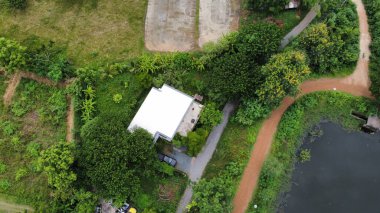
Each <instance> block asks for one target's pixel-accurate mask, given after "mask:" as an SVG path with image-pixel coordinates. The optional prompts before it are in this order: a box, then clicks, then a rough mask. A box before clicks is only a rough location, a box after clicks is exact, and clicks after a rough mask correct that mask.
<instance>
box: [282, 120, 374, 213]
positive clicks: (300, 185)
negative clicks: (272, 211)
mask: <svg viewBox="0 0 380 213" xmlns="http://www.w3.org/2000/svg"><path fill="white" fill-rule="evenodd" d="M321 128H322V130H323V136H322V137H320V138H318V139H317V140H316V141H314V142H307V141H309V139H306V141H305V143H304V144H303V146H302V148H303V149H305V148H306V149H310V152H311V161H308V162H305V163H297V164H296V165H295V170H294V172H293V176H292V185H291V191H290V192H289V193H287V194H286V195H284V197H283V199H282V200H283V201H282V202H281V203H282V204H281V207H280V208H279V210H278V212H286V213H313V212H318V213H330V212H333V213H335V212H342V213H351V212H352V213H361V212H363V213H370V212H376V213H379V212H380V134H376V135H368V134H365V133H362V132H348V131H346V130H344V129H343V128H342V127H340V126H339V125H337V124H333V123H322V124H321Z"/></svg>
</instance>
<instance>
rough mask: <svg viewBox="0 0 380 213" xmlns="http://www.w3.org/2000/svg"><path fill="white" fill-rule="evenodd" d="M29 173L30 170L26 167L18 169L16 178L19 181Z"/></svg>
mask: <svg viewBox="0 0 380 213" xmlns="http://www.w3.org/2000/svg"><path fill="white" fill-rule="evenodd" d="M27 175H28V170H27V169H26V168H20V169H18V170H17V171H16V177H15V180H16V181H19V180H21V178H23V177H25V176H27Z"/></svg>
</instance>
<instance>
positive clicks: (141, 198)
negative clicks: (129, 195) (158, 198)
mask: <svg viewBox="0 0 380 213" xmlns="http://www.w3.org/2000/svg"><path fill="white" fill-rule="evenodd" d="M152 203H153V201H152V200H151V198H150V197H149V195H147V194H144V193H140V194H139V195H138V196H137V198H136V205H137V206H139V207H140V208H142V209H146V208H148V207H149V206H151V205H152Z"/></svg>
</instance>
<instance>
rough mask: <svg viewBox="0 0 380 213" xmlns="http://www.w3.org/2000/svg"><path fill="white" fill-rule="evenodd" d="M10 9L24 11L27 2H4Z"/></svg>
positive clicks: (10, 0)
mask: <svg viewBox="0 0 380 213" xmlns="http://www.w3.org/2000/svg"><path fill="white" fill-rule="evenodd" d="M6 1H7V2H8V7H9V8H10V9H17V10H24V9H26V6H27V0H6Z"/></svg>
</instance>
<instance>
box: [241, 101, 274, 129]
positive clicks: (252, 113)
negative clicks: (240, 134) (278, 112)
mask: <svg viewBox="0 0 380 213" xmlns="http://www.w3.org/2000/svg"><path fill="white" fill-rule="evenodd" d="M270 111H271V108H270V107H268V106H267V105H265V104H263V103H261V102H259V101H258V100H257V99H244V100H243V103H242V104H241V106H240V107H239V110H238V111H237V113H236V115H235V117H234V120H235V121H237V122H239V123H240V124H243V125H253V124H254V123H256V121H257V120H259V119H261V118H265V117H266V116H267V115H268V114H269V113H270Z"/></svg>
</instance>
